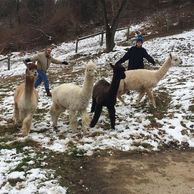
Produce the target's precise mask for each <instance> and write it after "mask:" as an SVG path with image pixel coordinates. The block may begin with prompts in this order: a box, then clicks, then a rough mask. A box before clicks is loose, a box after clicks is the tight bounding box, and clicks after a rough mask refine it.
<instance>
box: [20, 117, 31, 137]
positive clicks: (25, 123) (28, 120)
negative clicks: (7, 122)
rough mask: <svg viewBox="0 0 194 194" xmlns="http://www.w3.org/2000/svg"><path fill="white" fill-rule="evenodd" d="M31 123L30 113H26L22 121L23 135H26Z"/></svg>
mask: <svg viewBox="0 0 194 194" xmlns="http://www.w3.org/2000/svg"><path fill="white" fill-rule="evenodd" d="M31 123H32V115H31V114H28V115H27V117H26V118H25V119H24V120H23V122H22V134H23V135H24V136H26V135H28V133H29V131H30V127H31Z"/></svg>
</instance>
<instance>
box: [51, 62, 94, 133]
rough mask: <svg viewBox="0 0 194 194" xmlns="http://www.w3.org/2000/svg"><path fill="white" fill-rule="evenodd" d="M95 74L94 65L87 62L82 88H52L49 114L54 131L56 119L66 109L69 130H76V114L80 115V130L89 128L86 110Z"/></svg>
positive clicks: (65, 86) (69, 85) (71, 86)
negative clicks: (67, 111) (51, 102)
mask: <svg viewBox="0 0 194 194" xmlns="http://www.w3.org/2000/svg"><path fill="white" fill-rule="evenodd" d="M95 74H96V65H95V64H94V63H93V62H89V63H88V64H87V65H86V69H85V79H84V84H83V87H80V86H77V85H74V84H72V83H67V84H62V85H60V86H58V87H56V88H54V90H53V92H52V101H53V104H52V106H51V110H50V113H51V119H52V122H53V127H54V128H55V129H56V128H57V121H58V117H59V116H60V114H61V113H62V112H64V111H65V110H66V109H67V110H69V120H70V128H71V129H72V130H75V129H77V114H78V113H81V116H82V128H83V129H85V128H87V127H88V126H89V116H88V114H87V112H86V108H87V106H88V104H89V100H90V98H91V94H92V89H93V84H94V78H95Z"/></svg>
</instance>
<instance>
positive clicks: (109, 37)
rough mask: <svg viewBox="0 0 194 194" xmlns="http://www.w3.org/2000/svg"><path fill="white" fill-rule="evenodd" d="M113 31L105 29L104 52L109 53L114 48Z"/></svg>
mask: <svg viewBox="0 0 194 194" xmlns="http://www.w3.org/2000/svg"><path fill="white" fill-rule="evenodd" d="M114 37H115V31H113V30H111V28H109V29H106V52H107V53H109V52H111V51H112V50H113V48H114V47H115V42H114Z"/></svg>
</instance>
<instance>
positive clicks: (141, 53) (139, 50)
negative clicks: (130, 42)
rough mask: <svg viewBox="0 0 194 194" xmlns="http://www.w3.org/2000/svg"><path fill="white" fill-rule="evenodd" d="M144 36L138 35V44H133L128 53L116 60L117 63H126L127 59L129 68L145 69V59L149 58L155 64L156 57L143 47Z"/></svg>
mask: <svg viewBox="0 0 194 194" xmlns="http://www.w3.org/2000/svg"><path fill="white" fill-rule="evenodd" d="M142 44H143V37H142V36H138V37H137V40H136V45H135V46H132V47H131V48H130V49H129V50H128V51H127V53H126V54H125V55H124V56H123V57H122V58H121V59H120V60H119V61H117V62H116V64H121V63H124V62H125V61H126V60H129V62H128V70H132V69H144V63H143V59H144V58H145V59H147V60H148V62H150V63H152V64H153V65H155V61H154V59H153V58H152V57H151V56H150V55H149V54H148V53H147V51H146V49H145V48H143V47H142Z"/></svg>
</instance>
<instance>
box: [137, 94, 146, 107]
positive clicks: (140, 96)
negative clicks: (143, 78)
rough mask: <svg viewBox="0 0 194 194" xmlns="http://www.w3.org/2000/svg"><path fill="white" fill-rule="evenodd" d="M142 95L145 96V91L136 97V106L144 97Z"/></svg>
mask: <svg viewBox="0 0 194 194" xmlns="http://www.w3.org/2000/svg"><path fill="white" fill-rule="evenodd" d="M144 95H145V91H140V93H139V96H138V99H137V101H136V102H137V103H138V104H139V103H140V101H141V99H142V98H143V97H144Z"/></svg>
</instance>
